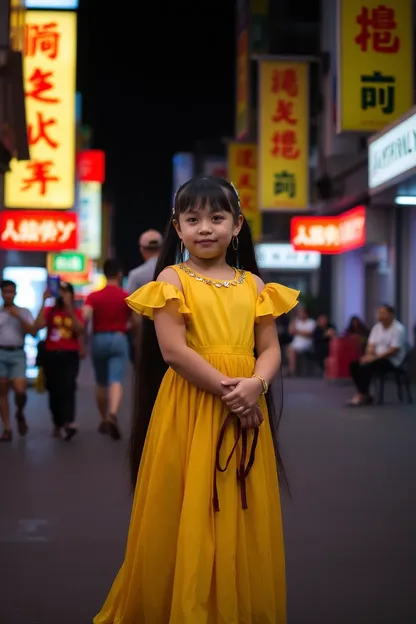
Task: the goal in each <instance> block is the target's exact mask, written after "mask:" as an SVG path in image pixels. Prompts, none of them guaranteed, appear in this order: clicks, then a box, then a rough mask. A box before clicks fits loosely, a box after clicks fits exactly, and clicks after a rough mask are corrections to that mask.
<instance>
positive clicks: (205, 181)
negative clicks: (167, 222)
mask: <svg viewBox="0 0 416 624" xmlns="http://www.w3.org/2000/svg"><path fill="white" fill-rule="evenodd" d="M222 182H223V181H222V180H221V178H195V179H193V180H190V181H189V182H187V183H186V184H185V185H184V187H183V189H182V190H181V189H180V190H179V191H178V194H177V197H176V202H175V204H176V205H175V212H176V213H177V214H183V213H185V212H190V211H192V210H201V209H202V210H203V209H204V208H207V207H208V208H209V210H210V211H211V212H230V213H232V214H237V213H238V206H234V205H233V200H232V198H231V197H229V194H228V193H227V190H226V187H225V186H224V184H222ZM224 182H225V181H224Z"/></svg>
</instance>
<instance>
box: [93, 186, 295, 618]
mask: <svg viewBox="0 0 416 624" xmlns="http://www.w3.org/2000/svg"><path fill="white" fill-rule="evenodd" d="M185 249H186V250H187V251H188V254H189V259H188V260H187V261H186V262H183V261H182V262H181V263H180V264H174V262H175V259H176V258H177V257H178V253H179V250H180V252H181V256H182V259H183V253H184V250H185ZM232 267H239V268H232ZM249 271H251V272H249ZM156 275H157V276H158V277H157V281H155V282H151V283H150V284H147V285H146V286H143V287H142V288H140V289H139V290H137V291H136V292H135V293H133V294H132V295H130V297H129V298H128V299H127V301H128V303H129V305H130V306H131V307H132V309H133V310H134V311H135V312H137V313H139V314H142V315H144V316H146V317H148V318H149V319H153V320H154V328H155V331H156V333H155V331H154V329H153V325H152V326H150V324H147V323H146V326H144V327H143V341H142V346H141V354H140V356H141V357H140V361H139V365H138V373H137V386H138V387H137V389H136V395H135V398H136V407H135V410H136V414H135V417H134V424H133V432H132V438H131V476H132V481H133V484H135V483H136V477H137V484H136V486H135V487H136V490H135V496H134V503H133V510H132V517H131V523H130V530H129V536H128V542H127V550H126V554H125V560H124V564H123V566H122V568H121V570H120V572H119V574H118V576H117V578H116V580H115V582H114V584H113V587H112V589H111V592H110V594H109V596H108V598H107V601H106V603H105V604H104V607H103V608H102V610H101V612H100V613H99V615H97V616H96V618H95V619H94V624H141V623H145V622H149V623H150V622H151V623H152V624H168V623H170V624H208V623H212V624H219V623H224V624H230V623H231V622H232V623H233V624H234V623H235V624H249V623H253V622H263V623H264V624H284V623H285V622H286V605H285V565H284V551H283V536H282V523H281V512H280V500H279V489H278V479H277V470H276V458H275V454H274V450H273V440H272V430H273V428H274V427H273V425H272V422H271V421H270V416H271V415H272V413H271V412H270V411H268V408H267V406H266V403H267V405H269V406H271V394H269V393H267V390H268V386H269V383H270V382H271V380H272V379H273V377H274V376H275V374H276V372H277V370H278V369H279V366H280V349H279V342H278V339H277V334H276V327H275V321H274V318H275V317H277V316H278V315H280V314H284V313H286V312H288V311H289V310H290V309H291V308H293V307H294V306H295V305H296V303H297V298H298V295H299V293H298V292H297V291H295V290H292V289H290V288H286V287H284V286H280V285H278V284H268V285H267V286H265V285H264V284H263V282H262V281H261V279H260V278H259V277H258V268H257V264H256V260H255V254H254V248H253V243H252V240H251V234H250V229H249V226H248V224H247V221H246V220H245V219H244V217H243V215H242V214H241V207H240V201H239V197H238V195H237V192H236V191H235V189H234V187H233V186H232V185H231V184H230V183H228V182H226V181H225V180H221V179H218V178H217V179H216V178H206V177H203V178H196V179H192V180H190V181H189V182H187V183H186V184H184V185H183V186H182V187H181V188H180V189H179V191H178V193H177V195H176V198H175V206H174V209H173V215H172V221H171V223H170V225H169V228H168V232H167V235H166V238H165V241H164V247H163V250H162V252H161V255H160V257H159V260H158V264H157V266H156ZM156 336H157V341H156ZM255 353H256V358H257V359H256V358H255V355H254V354H255ZM150 414H151V419H150ZM263 419H264V420H265V422H264V424H263V426H262V427H260V428H259V425H260V424H261V422H262V420H263ZM149 420H150V423H149ZM147 426H148V431H147V435H146V429H147ZM145 438H146V439H145ZM144 439H145V442H144ZM143 443H144V448H143V454H142V447H143ZM275 451H276V453H277V459H278V462H279V461H280V458H279V454H278V449H277V445H276V446H275ZM141 455H142V457H141ZM140 458H141V461H140ZM139 463H140V470H139V471H138V466H139ZM137 472H138V474H137ZM283 474H284V473H283Z"/></svg>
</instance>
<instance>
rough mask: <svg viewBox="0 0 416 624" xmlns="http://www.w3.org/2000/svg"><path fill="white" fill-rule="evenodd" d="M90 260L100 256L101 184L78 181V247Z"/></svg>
mask: <svg viewBox="0 0 416 624" xmlns="http://www.w3.org/2000/svg"><path fill="white" fill-rule="evenodd" d="M77 251H80V252H81V253H83V254H85V255H86V256H89V257H90V258H91V259H92V260H98V258H100V256H101V184H100V183H99V182H80V183H79V209H78V249H77Z"/></svg>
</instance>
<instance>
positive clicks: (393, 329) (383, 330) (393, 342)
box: [349, 305, 406, 406]
mask: <svg viewBox="0 0 416 624" xmlns="http://www.w3.org/2000/svg"><path fill="white" fill-rule="evenodd" d="M394 317H395V311H394V308H392V307H391V306H389V305H382V306H381V307H380V308H379V310H378V323H376V325H374V327H373V329H372V330H371V332H370V336H369V338H368V343H367V348H366V350H365V354H364V355H363V356H362V358H361V359H360V360H356V361H355V362H351V364H350V373H351V377H352V378H353V381H354V384H355V386H356V388H357V394H356V395H355V396H354V397H353V398H352V399H351V401H350V402H349V405H354V406H358V405H368V404H369V403H371V402H372V397H371V396H370V394H369V389H370V384H371V379H372V378H373V376H374V375H382V374H383V373H388V372H389V371H394V369H395V368H397V367H398V366H400V365H401V364H402V362H403V360H404V357H405V355H406V332H405V328H404V326H403V325H402V324H401V323H399V321H397V320H396V319H395V318H394Z"/></svg>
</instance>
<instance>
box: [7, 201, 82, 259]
mask: <svg viewBox="0 0 416 624" xmlns="http://www.w3.org/2000/svg"><path fill="white" fill-rule="evenodd" d="M77 246H78V220H77V215H76V213H74V212H60V211H59V212H58V211H51V210H24V211H20V210H4V211H2V212H0V248H1V249H9V250H15V251H65V250H74V249H77Z"/></svg>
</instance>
